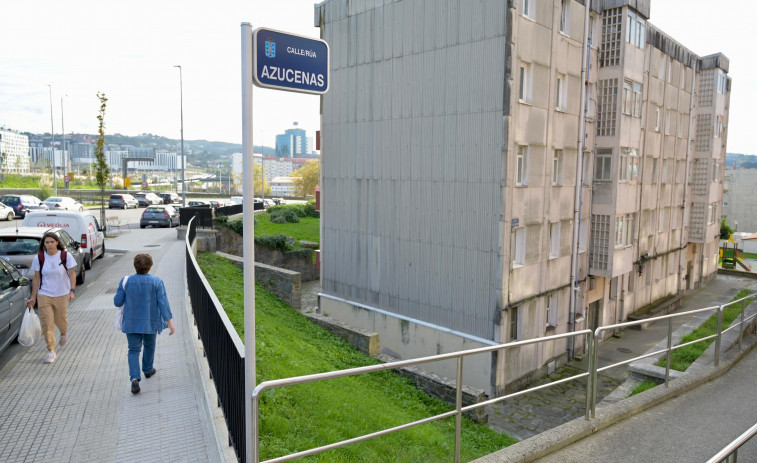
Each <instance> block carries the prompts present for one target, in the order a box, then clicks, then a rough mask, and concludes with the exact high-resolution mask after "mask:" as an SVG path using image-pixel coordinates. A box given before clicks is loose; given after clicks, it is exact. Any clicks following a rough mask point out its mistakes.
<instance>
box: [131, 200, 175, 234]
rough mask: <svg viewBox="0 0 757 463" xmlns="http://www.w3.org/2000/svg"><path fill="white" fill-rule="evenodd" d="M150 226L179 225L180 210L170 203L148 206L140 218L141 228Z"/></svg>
mask: <svg viewBox="0 0 757 463" xmlns="http://www.w3.org/2000/svg"><path fill="white" fill-rule="evenodd" d="M148 226H153V227H178V226H179V211H177V210H176V208H175V207H173V206H169V205H164V206H148V207H147V209H145V211H144V212H143V213H142V218H140V219H139V228H145V227H148Z"/></svg>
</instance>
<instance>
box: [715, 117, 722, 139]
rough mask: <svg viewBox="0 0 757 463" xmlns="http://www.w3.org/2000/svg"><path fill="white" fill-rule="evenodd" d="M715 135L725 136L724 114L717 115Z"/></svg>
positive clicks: (718, 136)
mask: <svg viewBox="0 0 757 463" xmlns="http://www.w3.org/2000/svg"><path fill="white" fill-rule="evenodd" d="M715 136H716V137H717V138H722V137H723V116H715Z"/></svg>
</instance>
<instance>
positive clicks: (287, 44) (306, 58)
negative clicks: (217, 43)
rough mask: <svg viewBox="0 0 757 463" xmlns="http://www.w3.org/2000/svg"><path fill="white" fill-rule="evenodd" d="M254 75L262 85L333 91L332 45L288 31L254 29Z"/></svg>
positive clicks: (255, 80)
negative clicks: (330, 84) (330, 65)
mask: <svg viewBox="0 0 757 463" xmlns="http://www.w3.org/2000/svg"><path fill="white" fill-rule="evenodd" d="M252 77H253V83H254V84H255V85H257V86H258V87H263V88H272V89H276V90H286V91H289V92H299V93H311V94H314V95H323V94H324V93H326V92H327V91H328V90H329V46H328V44H327V43H326V42H325V41H324V40H321V39H313V38H310V37H304V36H301V35H295V34H290V33H288V32H282V31H277V30H274V29H267V28H262V27H259V28H257V29H255V30H254V31H253V32H252Z"/></svg>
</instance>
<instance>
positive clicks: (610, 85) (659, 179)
mask: <svg viewBox="0 0 757 463" xmlns="http://www.w3.org/2000/svg"><path fill="white" fill-rule="evenodd" d="M585 3H586V2H585V1H579V0H550V1H537V0H517V1H514V2H479V3H474V4H466V7H465V8H463V7H462V6H460V5H459V4H458V3H457V2H455V1H446V2H440V3H438V4H434V8H433V9H428V8H427V6H428V5H427V2H423V1H420V0H397V1H390V2H385V1H381V2H371V1H368V2H362V3H354V2H343V1H338V0H327V1H324V2H322V3H321V4H319V5H316V7H315V9H316V14H315V18H316V20H315V21H316V26H318V27H320V28H321V31H322V37H323V38H324V39H325V40H326V41H327V42H328V43H329V46H330V48H331V70H330V72H331V75H332V79H333V82H335V83H337V82H338V83H339V85H334V87H333V88H332V90H331V91H330V92H329V93H328V94H326V95H324V97H323V105H322V128H323V129H322V132H323V139H322V150H323V151H322V153H323V156H322V181H321V185H322V201H321V208H322V210H321V224H322V225H321V226H322V230H321V237H322V243H321V269H322V275H321V282H322V288H323V295H322V297H321V308H322V310H324V311H325V312H328V313H329V314H331V316H333V317H336V318H339V319H342V320H344V321H346V322H347V323H350V324H354V325H356V326H360V327H363V328H366V329H370V330H372V331H376V332H378V333H379V334H380V337H381V345H382V348H383V349H384V351H385V353H388V354H390V355H393V356H395V357H399V358H412V357H420V356H424V355H432V354H435V353H440V352H450V351H455V350H461V349H465V348H471V347H479V346H486V345H496V344H499V343H504V342H509V341H514V340H525V339H533V338H538V337H544V336H547V335H551V334H561V333H568V332H572V331H577V330H581V329H585V328H593V327H596V326H599V325H608V324H612V323H616V322H620V321H623V320H626V319H627V318H628V315H629V314H631V313H632V312H633V311H635V310H637V309H639V308H641V307H644V306H645V305H648V304H652V303H654V302H655V301H658V300H660V299H662V298H665V297H668V296H677V295H680V294H682V293H683V292H685V291H686V290H690V289H693V288H695V287H697V286H699V285H700V284H702V283H703V282H704V281H706V280H707V279H708V278H711V277H712V276H714V275H715V270H716V265H717V244H718V241H717V230H718V224H717V223H716V222H718V223H719V217H720V216H719V214H720V208H721V206H720V204H721V202H722V178H723V177H722V167H723V162H724V159H725V143H726V135H727V125H728V104H729V102H728V99H729V95H730V79H729V78H728V76H727V72H728V60H727V58H726V57H725V56H723V55H722V54H717V55H712V56H707V57H699V56H697V55H695V54H694V53H693V52H691V51H690V50H688V49H686V48H685V47H684V46H683V45H681V44H679V43H678V42H676V41H675V40H674V39H673V38H671V37H669V36H667V35H665V33H664V32H662V31H660V30H659V29H657V28H656V27H655V26H653V25H652V24H650V23H649V22H648V19H649V15H650V3H649V1H645V0H633V1H632V0H604V1H602V2H592V3H591V8H590V11H589V12H588V13H587V8H586V6H585ZM584 350H585V346H584V340H583V339H582V338H575V339H573V338H566V339H561V340H558V341H552V342H549V343H541V344H532V345H527V346H522V347H520V348H517V349H511V350H508V351H507V353H505V354H500V353H494V354H491V355H487V356H483V355H482V356H478V357H479V358H473V359H471V360H470V361H469V360H468V359H466V367H465V378H464V380H465V382H466V383H467V384H470V385H473V386H476V387H480V388H482V389H485V390H486V391H487V392H488V393H491V394H498V393H501V392H502V391H505V390H508V389H512V388H517V387H520V386H521V385H522V384H524V383H526V382H528V381H531V380H533V379H534V378H536V377H538V376H539V375H540V374H543V373H545V372H547V371H548V370H549V369H551V368H554V367H555V366H557V365H559V364H560V363H563V362H565V361H566V360H567V359H568V358H570V357H571V356H573V355H577V354H580V353H583V352H584ZM433 369H435V371H436V372H437V373H439V374H441V375H443V376H448V377H453V376H455V373H454V365H446V366H445V365H440V366H434V367H433Z"/></svg>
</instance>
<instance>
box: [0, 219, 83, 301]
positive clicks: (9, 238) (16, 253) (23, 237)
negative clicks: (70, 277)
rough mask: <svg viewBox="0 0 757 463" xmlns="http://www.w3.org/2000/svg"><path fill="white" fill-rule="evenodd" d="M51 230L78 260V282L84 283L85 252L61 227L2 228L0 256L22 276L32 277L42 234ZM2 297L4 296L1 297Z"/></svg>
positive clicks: (0, 230)
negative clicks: (32, 268)
mask: <svg viewBox="0 0 757 463" xmlns="http://www.w3.org/2000/svg"><path fill="white" fill-rule="evenodd" d="M47 231H51V232H53V233H55V235H56V236H57V237H58V239H59V240H60V242H61V244H62V245H63V247H64V248H65V249H66V252H68V253H69V254H71V256H72V257H73V258H74V259H75V260H76V283H77V284H82V283H84V278H85V277H86V269H85V268H84V265H83V264H84V252H82V248H81V245H80V244H79V242H78V241H75V240H74V239H73V238H71V235H69V234H68V233H66V231H65V230H63V229H62V228H59V227H55V228H47V227H18V229H16V228H2V229H0V258H2V259H4V260H6V261H8V262H10V263H11V264H12V265H13V266H14V267H16V269H17V270H18V271H19V273H21V275H22V276H25V277H27V278H32V277H33V276H34V272H32V271H31V265H32V260H33V259H34V258H35V257H36V256H37V253H38V252H39V243H40V241H42V235H44V234H45V232H47ZM0 299H2V298H0Z"/></svg>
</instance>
